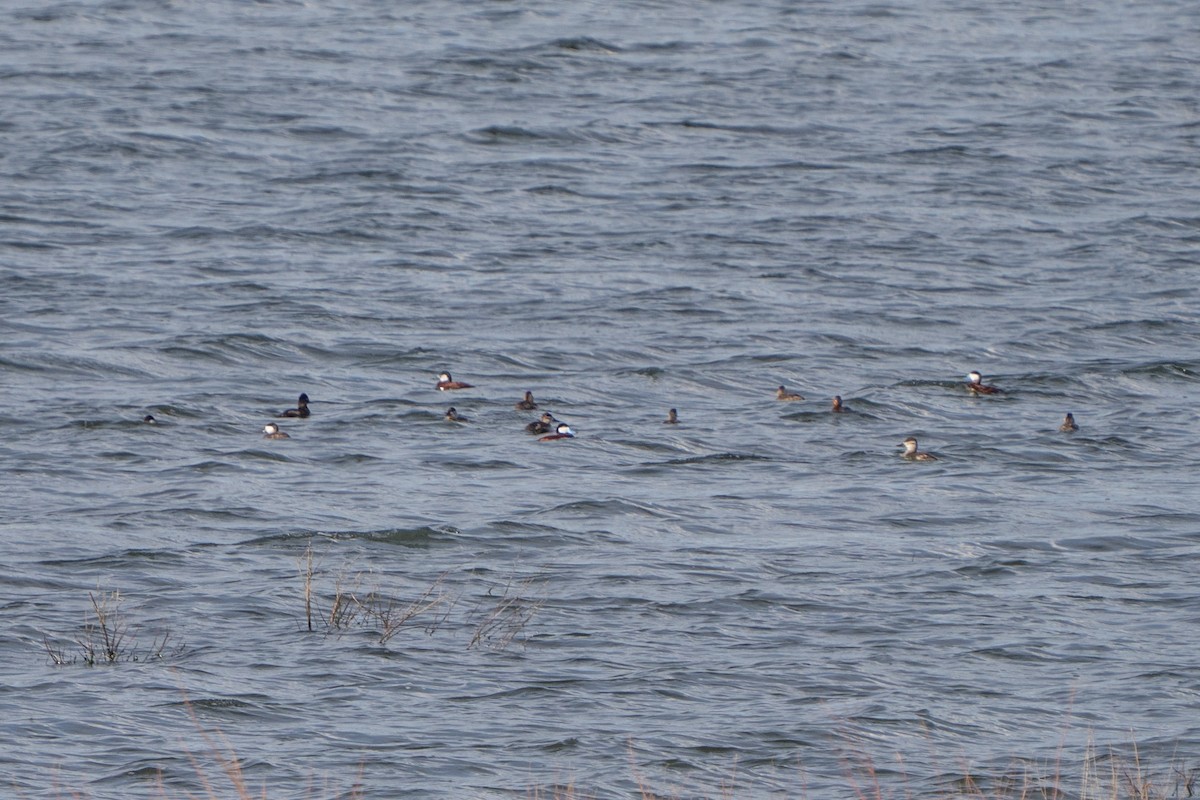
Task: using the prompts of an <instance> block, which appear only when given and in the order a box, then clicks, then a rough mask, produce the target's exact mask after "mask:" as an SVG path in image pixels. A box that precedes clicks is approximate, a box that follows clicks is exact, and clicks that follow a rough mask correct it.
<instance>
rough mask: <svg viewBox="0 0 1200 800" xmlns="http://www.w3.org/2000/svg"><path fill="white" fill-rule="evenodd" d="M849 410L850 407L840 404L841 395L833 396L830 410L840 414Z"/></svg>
mask: <svg viewBox="0 0 1200 800" xmlns="http://www.w3.org/2000/svg"><path fill="white" fill-rule="evenodd" d="M849 410H850V409H848V408H846V407H845V406H844V405H842V396H841V395H840V394H838V395H834V396H833V407H832V408H831V409H830V411H832V412H833V413H835V414H841V413H842V412H843V411H849Z"/></svg>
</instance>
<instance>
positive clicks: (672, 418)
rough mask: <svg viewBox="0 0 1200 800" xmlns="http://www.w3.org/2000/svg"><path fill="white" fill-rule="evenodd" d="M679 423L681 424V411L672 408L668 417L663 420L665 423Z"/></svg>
mask: <svg viewBox="0 0 1200 800" xmlns="http://www.w3.org/2000/svg"><path fill="white" fill-rule="evenodd" d="M678 424H679V412H678V411H676V410H675V409H673V408H672V409H671V410H669V411H668V412H667V418H666V419H664V420H663V425H678Z"/></svg>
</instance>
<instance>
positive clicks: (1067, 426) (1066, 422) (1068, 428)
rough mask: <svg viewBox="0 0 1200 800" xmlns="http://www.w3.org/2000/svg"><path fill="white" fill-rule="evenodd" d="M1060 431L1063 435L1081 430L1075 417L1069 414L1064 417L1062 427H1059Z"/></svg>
mask: <svg viewBox="0 0 1200 800" xmlns="http://www.w3.org/2000/svg"><path fill="white" fill-rule="evenodd" d="M1058 429H1059V430H1060V431H1062V432H1063V433H1074V432H1075V431H1077V430H1079V425H1077V424H1076V423H1075V415H1074V414H1072V413H1070V412H1067V415H1066V416H1065V417H1063V421H1062V425H1059V426H1058Z"/></svg>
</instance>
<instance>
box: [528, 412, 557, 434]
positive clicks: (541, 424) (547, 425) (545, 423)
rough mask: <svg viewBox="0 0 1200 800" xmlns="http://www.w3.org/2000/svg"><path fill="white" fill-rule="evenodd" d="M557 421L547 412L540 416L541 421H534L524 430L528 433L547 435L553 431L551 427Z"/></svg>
mask: <svg viewBox="0 0 1200 800" xmlns="http://www.w3.org/2000/svg"><path fill="white" fill-rule="evenodd" d="M557 423H558V420H556V419H555V418H554V415H553V414H551V413H550V412H549V411H547V412H545V413H543V414H542V418H541V419H535V420H534V421H533V422H531V423H529V424H528V425H526V426H525V430H527V431H528V432H529V433H549V432H550V431H551V430H553V427H552V426H553V425H556V424H557Z"/></svg>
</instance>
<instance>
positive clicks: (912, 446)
mask: <svg viewBox="0 0 1200 800" xmlns="http://www.w3.org/2000/svg"><path fill="white" fill-rule="evenodd" d="M779 391H780V393H782V392H783V387H782V386H780V387H779ZM967 391H969V392H970V393H971V394H973V395H983V394H1004V390H1003V389H1001V388H999V387H998V386H992V385H990V384H987V383H984V382H983V375H982V374H980V373H979V372H978V371H977V370H971V371H970V372H968V373H967ZM833 410H834V411H840V410H842V409H841V398H839V397H835V398H833ZM1058 429H1059V430H1060V431H1062V432H1063V433H1074V432H1075V431H1077V430H1079V425H1078V424H1076V422H1075V415H1074V414H1072V413H1070V412H1069V411H1068V412H1067V415H1066V416H1065V417H1064V418H1063V421H1062V424H1061V425H1059V426H1058ZM900 446H901V447H903V448H904V452H903V453H901V454H900V456H901V458H905V459H907V460H909V461H937V460H938V458H937V456H935V455H934V454H933V453H927V452H924V451H921V450H918V449H917V439H916V437H915V436H909V437H908V438H907V439H905V440H904V441H903V442H901V443H900Z"/></svg>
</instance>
